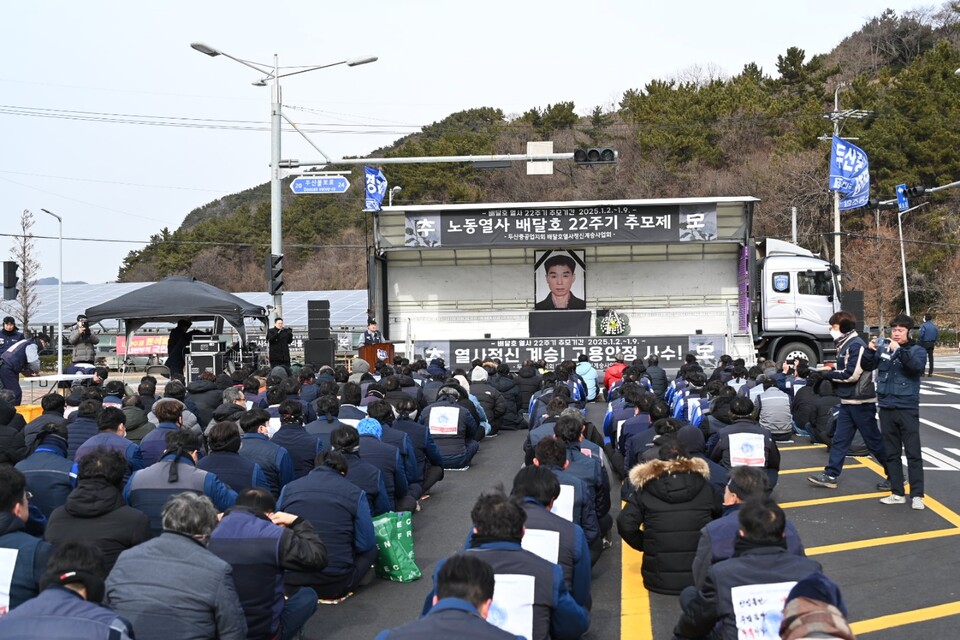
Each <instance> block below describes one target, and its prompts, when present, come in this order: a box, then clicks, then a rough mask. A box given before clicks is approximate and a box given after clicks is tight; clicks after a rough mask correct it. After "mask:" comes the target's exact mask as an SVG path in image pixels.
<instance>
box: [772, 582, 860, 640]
mask: <svg viewBox="0 0 960 640" xmlns="http://www.w3.org/2000/svg"><path fill="white" fill-rule="evenodd" d="M780 637H781V638H782V639H783V640H803V639H804V638H842V639H843V640H856V636H855V635H854V634H853V630H852V629H851V628H850V624H849V623H848V622H847V607H846V605H845V604H844V602H843V596H842V595H841V594H840V587H838V586H837V584H836V583H835V582H833V581H832V580H831V579H830V578H828V577H826V576H825V575H823V574H822V573H820V572H817V573H814V574H811V575H809V576H807V577H806V578H804V579H803V580H800V581H799V582H797V584H796V585H794V587H793V589H791V590H790V594H789V595H787V602H786V605H785V606H784V608H783V621H782V622H781V623H780Z"/></svg>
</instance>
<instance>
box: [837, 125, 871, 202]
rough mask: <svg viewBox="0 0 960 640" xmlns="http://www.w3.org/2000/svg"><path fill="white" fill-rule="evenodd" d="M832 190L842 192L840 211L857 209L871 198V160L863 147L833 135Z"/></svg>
mask: <svg viewBox="0 0 960 640" xmlns="http://www.w3.org/2000/svg"><path fill="white" fill-rule="evenodd" d="M830 190H831V191H839V192H840V211H847V210H848V209H857V208H859V207H863V206H865V205H866V204H867V200H869V199H870V161H869V160H868V159H867V154H866V153H864V152H863V149H861V148H860V147H857V146H856V145H853V144H850V143H849V142H847V141H846V140H842V139H840V138H838V137H837V136H833V145H832V146H831V149H830Z"/></svg>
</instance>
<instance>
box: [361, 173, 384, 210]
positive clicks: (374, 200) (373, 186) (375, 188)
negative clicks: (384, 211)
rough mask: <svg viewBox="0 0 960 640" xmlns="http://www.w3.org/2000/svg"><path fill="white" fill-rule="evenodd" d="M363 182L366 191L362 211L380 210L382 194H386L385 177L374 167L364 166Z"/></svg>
mask: <svg viewBox="0 0 960 640" xmlns="http://www.w3.org/2000/svg"><path fill="white" fill-rule="evenodd" d="M363 171H364V179H363V184H364V188H365V193H366V202H365V203H364V205H363V210H364V211H380V207H381V206H382V205H383V196H385V195H386V194H387V177H386V176H385V175H383V171H380V169H377V168H376V167H364V169H363Z"/></svg>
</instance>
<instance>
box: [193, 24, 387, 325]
mask: <svg viewBox="0 0 960 640" xmlns="http://www.w3.org/2000/svg"><path fill="white" fill-rule="evenodd" d="M190 46H191V47H192V48H193V49H195V50H196V51H199V52H200V53H202V54H205V55H208V56H210V57H212V58H215V57H217V56H223V57H225V58H230V59H231V60H233V61H234V62H238V63H240V64H242V65H243V66H245V67H250V68H251V69H255V70H256V71H258V72H260V73H262V74H263V77H262V78H260V79H259V80H256V81H254V82H253V84H254V86H258V87H265V86H267V81H268V80H272V81H273V90H272V91H271V92H270V253H272V254H274V255H278V256H279V255H283V235H282V234H283V231H282V228H281V224H280V222H281V218H282V213H283V199H282V196H283V191H282V183H281V175H280V121H281V118H282V117H284V116H283V113H282V105H283V102H282V100H281V97H280V78H285V77H287V76H294V75H297V74H301V73H306V72H308V71H316V70H318V69H326V68H328V67H335V66H337V65H341V64H345V65H347V66H348V67H356V66H359V65H361V64H368V63H370V62H376V61H377V57H376V56H364V57H360V58H351V59H348V60H340V61H338V62H331V63H328V64H320V65H313V66H307V67H301V68H298V69H297V70H296V71H290V72H287V73H280V66H279V64H278V61H277V54H273V67H272V68H270V67H269V66H267V65H265V64H263V63H260V62H252V61H250V60H242V59H240V58H235V57H234V56H232V55H230V54H229V53H226V52H224V51H221V50H219V49H216V48H214V47H211V46H210V45H207V44H204V43H202V42H193V43H191V44H190ZM288 121H289V120H288ZM291 124H293V123H291ZM294 127H295V128H296V125H294ZM311 144H313V143H311ZM314 146H315V145H314ZM282 305H283V293H282V292H280V291H278V292H276V293H274V294H273V307H274V308H273V311H272V313H271V316H270V318H271V320H273V319H276V318H277V317H280V316H282V314H283V312H282Z"/></svg>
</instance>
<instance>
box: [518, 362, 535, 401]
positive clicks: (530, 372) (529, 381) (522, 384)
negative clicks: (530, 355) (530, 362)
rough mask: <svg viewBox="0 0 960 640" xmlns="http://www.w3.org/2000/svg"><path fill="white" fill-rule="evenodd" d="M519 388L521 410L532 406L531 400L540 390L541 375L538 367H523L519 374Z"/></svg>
mask: <svg viewBox="0 0 960 640" xmlns="http://www.w3.org/2000/svg"><path fill="white" fill-rule="evenodd" d="M517 388H518V389H520V410H521V411H525V410H526V408H527V407H528V406H529V405H530V398H531V397H532V396H533V394H535V393H536V392H537V391H539V390H540V373H539V372H538V371H537V369H536V367H521V368H520V370H519V371H518V372H517Z"/></svg>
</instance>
